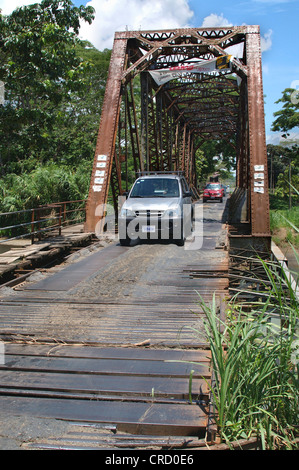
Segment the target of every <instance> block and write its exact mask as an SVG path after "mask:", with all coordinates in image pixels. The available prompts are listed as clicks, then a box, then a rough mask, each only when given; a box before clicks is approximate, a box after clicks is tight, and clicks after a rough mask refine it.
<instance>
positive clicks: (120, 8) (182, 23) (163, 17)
mask: <svg viewBox="0 0 299 470" xmlns="http://www.w3.org/2000/svg"><path fill="white" fill-rule="evenodd" d="M87 6H92V7H93V8H94V9H95V11H96V15H95V19H94V21H93V23H92V24H91V25H88V24H87V23H83V24H82V26H81V30H80V37H82V38H83V39H87V40H89V41H90V42H91V43H92V44H93V45H94V46H95V47H96V48H98V49H100V50H103V49H105V48H108V49H111V48H112V45H113V38H114V33H115V32H116V31H125V30H126V29H127V30H132V31H134V30H153V29H157V30H160V29H173V28H184V27H188V24H189V21H190V20H191V18H192V16H193V12H192V10H191V9H190V8H189V5H188V1H187V0H163V1H161V0H127V1H126V2H124V1H123V0H91V1H90V2H88V3H87Z"/></svg>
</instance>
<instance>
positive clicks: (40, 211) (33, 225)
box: [0, 199, 86, 244]
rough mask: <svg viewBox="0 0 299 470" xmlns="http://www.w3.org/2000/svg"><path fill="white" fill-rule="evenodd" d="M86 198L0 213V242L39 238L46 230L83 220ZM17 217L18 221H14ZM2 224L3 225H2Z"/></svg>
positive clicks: (58, 228)
mask: <svg viewBox="0 0 299 470" xmlns="http://www.w3.org/2000/svg"><path fill="white" fill-rule="evenodd" d="M85 205H86V199H78V200H75V201H63V202H55V203H53V204H45V205H43V206H39V207H36V208H32V209H24V210H20V211H14V212H3V213H0V244H1V243H5V242H8V241H11V240H17V239H21V238H29V237H31V243H34V241H35V239H36V238H37V239H38V240H41V239H42V237H43V236H45V235H46V234H47V233H48V232H52V231H55V230H57V231H58V234H59V235H61V230H62V228H63V227H64V226H67V225H72V224H75V223H80V222H83V221H84V220H85V213H86V211H85ZM16 219H17V222H18V223H15V221H16ZM3 224H4V225H3Z"/></svg>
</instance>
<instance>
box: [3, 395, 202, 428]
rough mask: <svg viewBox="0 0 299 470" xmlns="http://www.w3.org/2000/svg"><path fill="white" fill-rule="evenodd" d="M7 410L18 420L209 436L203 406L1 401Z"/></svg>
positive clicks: (68, 401)
mask: <svg viewBox="0 0 299 470" xmlns="http://www.w3.org/2000/svg"><path fill="white" fill-rule="evenodd" d="M1 405H2V409H1V410H0V416H1V417H2V418H3V417H5V412H3V410H10V413H11V414H13V415H18V416H20V415H21V416H24V415H26V416H33V417H41V418H55V419H64V420H72V421H84V422H92V423H108V424H115V423H117V428H118V429H120V430H122V431H126V432H133V433H138V434H140V435H145V434H156V435H163V434H164V435H180V436H183V435H189V436H191V435H200V434H203V433H204V432H205V426H206V419H207V416H206V412H205V410H204V409H202V408H201V407H200V406H199V405H196V404H194V405H189V404H182V405H178V404H173V405H172V404H167V403H163V404H161V403H138V402H137V403H134V405H133V406H132V403H126V402H118V401H113V402H112V401H97V400H94V401H93V400H65V399H55V400H53V399H51V398H36V397H34V398H32V397H6V396H2V397H1Z"/></svg>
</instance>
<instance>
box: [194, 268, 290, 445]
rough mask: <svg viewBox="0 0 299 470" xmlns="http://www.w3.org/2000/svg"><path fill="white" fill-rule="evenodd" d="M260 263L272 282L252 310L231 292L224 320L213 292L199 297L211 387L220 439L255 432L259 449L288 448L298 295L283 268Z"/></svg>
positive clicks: (238, 436) (251, 434)
mask: <svg viewBox="0 0 299 470" xmlns="http://www.w3.org/2000/svg"><path fill="white" fill-rule="evenodd" d="M263 264H264V268H265V271H266V273H267V277H268V279H269V281H270V287H269V284H268V285H267V286H266V285H265V297H264V299H266V300H264V301H261V302H260V301H259V302H255V303H252V302H251V303H250V304H251V308H250V313H248V305H247V306H246V305H245V304H244V303H242V302H239V301H238V297H235V298H234V299H233V300H232V301H231V302H230V304H229V308H228V311H227V318H226V321H225V323H222V322H221V320H220V319H219V314H218V309H217V305H216V299H215V297H214V299H213V302H212V303H211V305H207V304H206V303H205V302H204V301H203V300H202V299H200V304H201V307H202V308H203V310H204V312H205V314H206V321H205V333H206V337H207V339H208V342H209V344H210V347H211V357H212V366H213V370H214V375H215V381H214V383H213V388H212V389H211V392H212V395H213V399H214V404H215V407H216V410H217V416H216V420H217V425H218V430H219V433H220V435H221V438H222V440H224V441H226V442H227V443H229V442H232V441H235V440H237V439H244V438H245V439H246V438H249V437H252V436H257V437H258V438H259V439H260V442H261V446H262V448H263V449H292V448H294V447H295V444H294V442H295V439H296V436H298V426H297V425H298V404H299V396H298V372H299V370H298V369H299V367H298V360H297V361H296V358H295V359H294V354H295V352H294V346H296V340H297V339H298V336H297V333H298V331H297V330H296V328H297V327H298V300H297V298H296V295H295V292H294V290H293V288H292V285H291V282H290V280H289V278H288V276H287V275H286V274H285V273H284V271H282V272H281V271H280V270H277V269H276V268H274V267H272V266H269V265H268V264H266V263H265V262H263ZM246 307H247V308H246ZM273 319H274V321H273ZM275 319H276V320H277V321H275ZM297 347H298V349H299V346H298V343H297ZM297 353H298V350H297Z"/></svg>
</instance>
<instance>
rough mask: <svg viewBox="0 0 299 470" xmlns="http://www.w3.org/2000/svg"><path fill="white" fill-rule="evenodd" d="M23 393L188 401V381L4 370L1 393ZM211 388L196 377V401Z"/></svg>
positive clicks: (1, 375) (1, 378) (149, 377)
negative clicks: (55, 393)
mask: <svg viewBox="0 0 299 470" xmlns="http://www.w3.org/2000/svg"><path fill="white" fill-rule="evenodd" d="M9 390H10V391H11V392H12V391H14V393H17V392H19V393H21V392H22V391H24V390H27V391H31V392H34V393H36V394H37V393H38V392H40V391H44V390H45V391H48V392H63V393H74V392H76V393H78V394H86V393H89V394H96V395H98V396H103V395H106V396H107V395H118V396H122V397H124V396H141V397H154V398H156V397H169V399H170V400H171V399H174V398H175V399H188V398H189V380H188V378H169V377H157V376H145V377H144V376H134V375H131V376H128V377H126V379H125V380H124V377H123V376H115V375H98V374H82V373H81V374H80V373H73V374H71V373H65V374H64V373H55V372H54V373H52V372H32V371H26V372H24V371H16V370H7V371H6V370H1V371H0V394H3V393H7V391H9ZM207 393H208V387H207V385H206V382H205V381H204V379H198V378H193V380H192V394H193V396H195V398H196V397H197V396H199V395H206V394H207Z"/></svg>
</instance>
